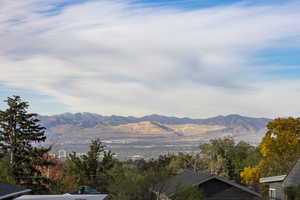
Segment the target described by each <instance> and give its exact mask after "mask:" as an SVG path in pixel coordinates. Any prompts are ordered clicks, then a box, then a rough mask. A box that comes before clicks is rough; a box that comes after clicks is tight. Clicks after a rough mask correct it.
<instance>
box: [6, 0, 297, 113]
mask: <svg viewBox="0 0 300 200" xmlns="http://www.w3.org/2000/svg"><path fill="white" fill-rule="evenodd" d="M57 2H60V3H61V0H60V1H55V0H51V1H44V0H43V1H41V0H26V1H21V0H16V1H10V0H2V1H1V3H0V38H1V39H0V41H1V48H0V68H1V74H0V79H1V83H2V84H3V85H4V86H6V87H15V88H24V89H26V88H30V89H32V90H34V91H36V92H37V93H41V94H46V95H49V96H52V97H54V98H56V100H57V101H58V102H61V103H64V104H66V105H69V106H70V108H71V111H92V112H98V113H102V114H124V115H143V114H149V113H162V114H172V115H181V116H183V115H186V116H193V117H202V116H212V115H215V114H223V113H224V114H226V113H241V114H247V115H256V116H275V115H278V114H281V115H295V114H296V113H297V112H299V110H295V107H294V106H293V105H295V104H296V102H298V100H299V98H300V93H299V89H300V86H299V87H298V86H297V85H299V84H298V83H299V80H295V79H294V80H288V79H285V78H284V77H283V78H280V79H278V76H277V78H276V80H272V81H270V80H268V81H267V80H266V79H265V78H264V76H263V73H265V69H264V66H261V67H258V66H257V64H256V63H255V62H253V60H255V55H257V54H258V53H259V52H261V51H268V50H269V49H278V48H279V49H281V48H288V49H292V48H293V49H297V48H299V47H300V45H299V42H298V44H297V42H295V41H299V38H300V21H299V20H298V19H299V18H300V12H299V11H300V4H299V3H297V2H294V1H292V2H288V3H285V4H268V5H247V4H244V3H239V4H233V5H227V6H215V7H211V8H203V9H193V10H186V9H183V10H182V9H179V8H170V7H166V6H163V7H160V6H154V7H151V6H149V5H148V4H141V3H138V4H137V3H132V1H129V0H128V1H125V0H122V1H117V0H116V1H115V0H99V1H95V0H90V1H82V2H81V3H77V4H73V5H69V6H66V7H60V8H59V10H57V9H58V8H57V7H56V6H57V4H56V3H57ZM66 2H67V1H66ZM280 67H284V66H280ZM279 84H280V85H279ZM282 95H284V97H286V98H285V99H284V101H283V100H282V99H281V98H278V96H282ZM45 112H50V113H51V108H49V109H48V110H47V109H45Z"/></svg>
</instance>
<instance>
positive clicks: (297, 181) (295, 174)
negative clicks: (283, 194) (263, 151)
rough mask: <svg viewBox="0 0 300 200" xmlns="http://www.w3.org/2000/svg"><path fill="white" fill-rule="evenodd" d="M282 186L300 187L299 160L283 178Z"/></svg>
mask: <svg viewBox="0 0 300 200" xmlns="http://www.w3.org/2000/svg"><path fill="white" fill-rule="evenodd" d="M283 185H284V186H285V187H294V186H299V185H300V159H299V160H298V161H297V162H296V164H295V165H294V167H293V168H292V170H291V171H290V173H289V174H288V175H287V177H286V178H285V180H284V182H283Z"/></svg>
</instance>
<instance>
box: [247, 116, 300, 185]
mask: <svg viewBox="0 0 300 200" xmlns="http://www.w3.org/2000/svg"><path fill="white" fill-rule="evenodd" d="M267 129H268V130H267V132H266V135H265V136H264V138H263V140H262V143H261V145H260V152H261V154H262V160H261V161H260V163H259V164H258V165H257V166H255V167H254V168H245V169H244V171H242V172H241V176H242V177H243V182H244V183H250V182H251V183H253V180H255V181H256V182H257V181H258V179H259V177H260V176H275V175H283V174H286V173H287V172H288V171H289V170H290V169H291V167H292V166H293V165H294V163H295V161H296V160H297V159H299V157H300V118H292V117H290V118H277V119H275V120H273V121H272V122H269V123H268V124H267ZM254 177H256V179H255V178H254Z"/></svg>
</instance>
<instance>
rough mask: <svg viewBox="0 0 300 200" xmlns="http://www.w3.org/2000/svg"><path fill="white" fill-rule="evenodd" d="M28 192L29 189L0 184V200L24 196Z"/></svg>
mask: <svg viewBox="0 0 300 200" xmlns="http://www.w3.org/2000/svg"><path fill="white" fill-rule="evenodd" d="M30 191H31V190H29V189H24V188H20V187H16V186H12V185H7V184H3V183H0V199H5V198H8V197H13V196H16V195H21V194H25V193H28V192H30Z"/></svg>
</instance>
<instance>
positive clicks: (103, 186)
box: [66, 139, 116, 192]
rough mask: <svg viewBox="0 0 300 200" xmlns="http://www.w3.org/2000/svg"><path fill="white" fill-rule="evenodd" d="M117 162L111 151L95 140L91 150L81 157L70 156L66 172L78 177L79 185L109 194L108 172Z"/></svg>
mask: <svg viewBox="0 0 300 200" xmlns="http://www.w3.org/2000/svg"><path fill="white" fill-rule="evenodd" d="M115 164H116V160H115V159H114V158H113V154H112V153H111V152H110V151H106V150H105V146H104V145H103V144H102V142H101V141H100V140H99V139H97V140H93V141H92V142H91V145H90V150H89V151H88V152H87V154H86V155H82V156H80V157H78V156H76V153H75V152H74V153H73V154H70V155H69V157H68V160H67V161H66V171H67V174H68V175H69V176H74V177H76V178H75V179H76V180H77V184H78V185H88V186H90V187H93V188H95V189H97V190H98V191H101V192H107V185H108V183H107V182H108V180H109V179H110V178H111V177H109V174H108V170H110V169H111V168H113V167H114V165H115Z"/></svg>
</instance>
